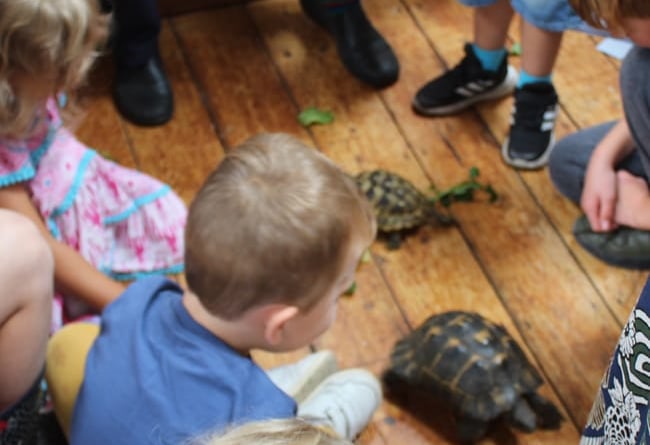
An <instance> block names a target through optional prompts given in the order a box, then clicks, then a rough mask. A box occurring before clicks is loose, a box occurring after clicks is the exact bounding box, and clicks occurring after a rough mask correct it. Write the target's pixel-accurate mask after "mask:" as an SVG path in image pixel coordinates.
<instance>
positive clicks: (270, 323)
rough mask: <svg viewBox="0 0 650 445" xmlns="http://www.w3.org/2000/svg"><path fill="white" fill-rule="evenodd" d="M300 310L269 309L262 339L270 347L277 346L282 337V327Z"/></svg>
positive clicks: (276, 307)
mask: <svg viewBox="0 0 650 445" xmlns="http://www.w3.org/2000/svg"><path fill="white" fill-rule="evenodd" d="M299 311H300V310H299V309H298V308H297V307H296V306H286V305H274V306H273V307H271V308H269V313H268V315H267V318H266V323H265V325H264V338H265V339H266V341H267V342H268V343H269V344H270V345H274V346H275V345H278V344H279V343H280V342H281V341H282V338H283V335H284V327H285V325H286V324H287V322H288V321H289V320H292V319H293V318H294V317H295V316H296V315H298V312H299Z"/></svg>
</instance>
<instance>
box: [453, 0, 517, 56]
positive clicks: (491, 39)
mask: <svg viewBox="0 0 650 445" xmlns="http://www.w3.org/2000/svg"><path fill="white" fill-rule="evenodd" d="M463 3H466V2H463ZM471 3H472V2H470V3H469V5H470V6H471ZM466 4H467V3H466ZM513 14H514V11H513V10H512V7H511V6H510V1H509V0H496V1H495V2H493V3H491V4H487V5H485V6H480V7H477V8H475V9H474V45H475V46H477V47H479V48H481V49H484V50H488V51H496V50H503V56H504V57H505V55H506V52H505V43H506V38H507V36H508V27H509V26H510V21H511V20H512V15H513Z"/></svg>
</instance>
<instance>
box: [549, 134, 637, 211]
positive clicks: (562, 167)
mask: <svg viewBox="0 0 650 445" xmlns="http://www.w3.org/2000/svg"><path fill="white" fill-rule="evenodd" d="M613 126H614V122H608V123H606V124H601V125H598V126H595V127H591V128H587V129H585V130H581V131H578V132H576V133H573V134H571V135H569V136H567V137H565V138H564V139H561V140H560V141H558V143H557V144H556V145H555V148H554V149H553V151H552V152H551V156H550V158H549V162H548V171H549V174H550V175H551V180H552V181H553V184H554V185H555V187H556V188H557V189H558V191H559V192H560V193H562V194H563V195H564V196H566V197H567V198H569V199H570V200H571V201H573V202H574V203H575V204H576V205H580V197H581V196H582V188H583V186H584V179H585V173H586V172H587V165H588V164H589V160H590V159H591V155H592V153H593V151H594V149H595V148H596V146H597V145H598V143H600V141H601V140H602V139H603V137H605V135H606V134H607V133H608V132H609V131H610V130H611V128H612V127H613ZM637 160H638V158H637ZM624 162H625V164H626V166H627V164H631V163H632V161H624ZM628 168H632V167H631V166H628Z"/></svg>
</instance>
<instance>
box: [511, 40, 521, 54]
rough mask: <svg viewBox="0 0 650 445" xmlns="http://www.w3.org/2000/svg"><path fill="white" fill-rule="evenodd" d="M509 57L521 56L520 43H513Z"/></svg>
mask: <svg viewBox="0 0 650 445" xmlns="http://www.w3.org/2000/svg"><path fill="white" fill-rule="evenodd" d="M510 55H511V56H521V43H519V42H515V43H513V44H512V46H511V47H510Z"/></svg>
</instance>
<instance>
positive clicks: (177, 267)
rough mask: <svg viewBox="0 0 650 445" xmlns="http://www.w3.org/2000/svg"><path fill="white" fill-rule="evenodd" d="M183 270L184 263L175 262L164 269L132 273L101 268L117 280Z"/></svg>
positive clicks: (174, 272)
mask: <svg viewBox="0 0 650 445" xmlns="http://www.w3.org/2000/svg"><path fill="white" fill-rule="evenodd" d="M184 270H185V263H180V264H175V265H173V266H169V267H166V268H164V269H157V270H152V271H143V272H132V273H115V272H112V271H110V270H106V269H102V270H101V271H102V272H103V273H104V274H106V275H108V276H109V277H111V278H113V279H115V280H118V281H132V280H137V279H138V278H144V277H149V276H152V275H174V274H179V273H182V272H183V271H184Z"/></svg>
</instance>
